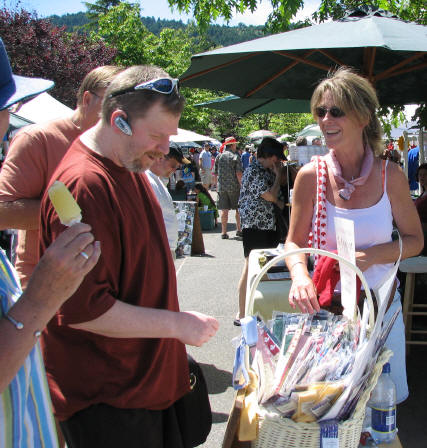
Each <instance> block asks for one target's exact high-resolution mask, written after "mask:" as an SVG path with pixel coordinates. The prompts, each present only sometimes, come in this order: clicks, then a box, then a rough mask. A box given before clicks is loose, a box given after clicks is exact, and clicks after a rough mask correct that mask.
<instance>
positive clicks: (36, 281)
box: [25, 223, 101, 308]
mask: <svg viewBox="0 0 427 448" xmlns="http://www.w3.org/2000/svg"><path fill="white" fill-rule="evenodd" d="M90 230H91V227H90V226H89V225H87V224H82V223H79V224H74V225H73V226H71V227H70V228H68V229H67V230H65V231H64V232H62V233H61V234H60V235H59V236H58V238H57V239H56V240H55V241H54V242H53V243H52V244H51V245H50V246H49V247H48V249H47V250H46V252H45V253H44V255H43V257H42V258H41V259H40V261H39V263H38V264H37V266H36V268H35V269H34V272H33V274H32V276H31V278H30V281H29V283H28V286H27V288H26V291H25V295H26V296H27V297H28V299H29V300H31V301H33V302H36V301H38V300H41V301H42V303H43V302H44V303H47V304H50V305H54V304H55V306H56V308H58V307H59V306H61V305H62V303H64V302H65V301H66V300H67V299H68V298H69V297H70V296H71V295H73V294H74V292H75V291H76V290H77V288H78V287H79V286H80V284H81V282H82V281H83V279H84V277H85V275H86V274H87V273H88V272H89V271H90V270H92V268H93V267H94V266H95V264H96V263H97V261H98V259H99V256H100V254H101V250H100V244H99V241H96V242H94V236H93V234H92V233H90ZM85 255H86V256H87V257H88V258H86V257H85Z"/></svg>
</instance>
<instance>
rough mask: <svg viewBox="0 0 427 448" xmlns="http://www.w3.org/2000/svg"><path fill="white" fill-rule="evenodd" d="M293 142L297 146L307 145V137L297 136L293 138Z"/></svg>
mask: <svg viewBox="0 0 427 448" xmlns="http://www.w3.org/2000/svg"><path fill="white" fill-rule="evenodd" d="M295 144H296V145H297V146H307V139H306V138H305V137H303V136H301V135H300V136H299V137H297V139H296V140H295Z"/></svg>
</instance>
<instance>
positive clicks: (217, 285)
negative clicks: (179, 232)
mask: <svg viewBox="0 0 427 448" xmlns="http://www.w3.org/2000/svg"><path fill="white" fill-rule="evenodd" d="M234 222H235V221H234V219H233V224H229V232H228V233H229V236H230V239H229V240H222V239H221V238H220V227H219V226H218V228H217V229H215V230H213V231H210V232H203V240H204V244H205V251H206V256H204V257H186V258H183V259H178V260H177V262H176V269H177V277H178V295H179V300H180V305H181V309H183V310H196V311H201V312H204V313H206V314H209V315H212V316H215V317H216V318H217V319H218V321H219V324H220V328H219V330H218V332H217V334H216V336H215V337H214V338H213V339H211V341H209V342H208V343H207V344H205V345H204V346H203V347H201V348H197V347H190V348H189V349H188V351H189V353H190V354H191V355H192V356H194V358H195V359H196V360H197V361H198V362H199V363H200V364H201V366H202V369H203V372H204V374H205V376H206V380H207V382H208V388H209V394H210V400H211V407H212V411H213V422H214V424H213V426H212V431H211V433H210V435H209V438H208V440H207V441H206V443H205V444H204V445H203V446H204V447H205V448H218V447H220V446H221V443H222V439H223V436H224V431H225V427H226V424H227V418H228V414H229V412H230V407H231V404H232V401H233V397H234V391H233V388H232V386H231V371H232V367H233V360H234V349H233V347H232V345H231V339H232V338H233V337H234V336H237V335H238V334H239V330H238V329H237V327H234V326H233V318H234V316H235V314H236V312H237V283H238V281H239V278H240V273H241V270H242V267H243V249H242V242H241V240H239V239H237V238H236V237H235V235H236V231H235V229H236V227H235V224H234Z"/></svg>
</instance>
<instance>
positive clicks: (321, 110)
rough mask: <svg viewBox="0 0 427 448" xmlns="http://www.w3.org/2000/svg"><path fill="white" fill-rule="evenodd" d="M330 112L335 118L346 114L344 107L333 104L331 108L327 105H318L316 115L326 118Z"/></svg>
mask: <svg viewBox="0 0 427 448" xmlns="http://www.w3.org/2000/svg"><path fill="white" fill-rule="evenodd" d="M328 112H329V114H330V115H331V116H332V117H334V118H340V117H344V115H345V112H344V111H343V110H342V109H340V108H339V107H336V106H332V107H331V108H329V109H328V108H327V107H324V106H319V107H316V115H317V116H318V117H319V118H324V117H325V116H326V114H327V113H328Z"/></svg>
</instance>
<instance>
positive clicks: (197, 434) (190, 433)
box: [175, 354, 212, 448]
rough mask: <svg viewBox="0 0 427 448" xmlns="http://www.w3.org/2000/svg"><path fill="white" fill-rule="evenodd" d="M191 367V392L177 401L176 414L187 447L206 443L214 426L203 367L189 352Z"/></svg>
mask: <svg viewBox="0 0 427 448" xmlns="http://www.w3.org/2000/svg"><path fill="white" fill-rule="evenodd" d="M187 357H188V366H189V369H190V388H191V390H190V392H188V393H187V394H185V395H184V396H183V397H182V398H180V399H179V400H178V401H177V402H176V403H175V409H176V416H177V419H178V422H179V426H180V429H181V434H182V440H183V443H184V447H185V448H190V447H194V446H199V445H201V444H202V443H204V442H205V441H206V439H207V437H208V435H209V433H210V431H211V428H212V411H211V405H210V402H209V395H208V387H207V384H206V380H205V377H204V376H203V372H202V369H201V368H200V366H199V364H198V363H197V362H196V361H195V360H194V358H193V357H192V356H190V355H188V354H187Z"/></svg>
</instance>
